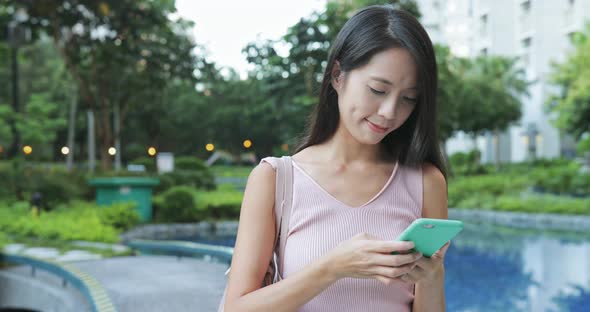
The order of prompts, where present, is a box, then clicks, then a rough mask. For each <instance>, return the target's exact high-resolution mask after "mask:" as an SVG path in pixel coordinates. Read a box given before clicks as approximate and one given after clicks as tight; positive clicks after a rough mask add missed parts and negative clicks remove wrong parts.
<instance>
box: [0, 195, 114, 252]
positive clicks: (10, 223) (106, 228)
mask: <svg viewBox="0 0 590 312" xmlns="http://www.w3.org/2000/svg"><path fill="white" fill-rule="evenodd" d="M101 209H103V208H102V207H98V206H96V205H95V204H90V203H85V202H80V201H76V202H72V203H71V204H69V205H62V206H60V207H59V208H58V209H56V210H54V211H51V212H45V213H41V215H40V216H39V217H34V216H33V215H32V214H31V212H30V207H29V204H28V203H27V202H16V203H14V204H13V205H12V206H7V205H2V206H0V232H3V233H7V234H10V235H16V236H22V237H32V238H40V239H44V240H59V241H71V240H87V241H99V242H107V243H114V242H117V241H118V240H119V238H118V233H119V232H118V230H117V229H115V228H114V227H112V226H110V225H107V224H105V223H103V222H107V221H103V219H101V216H100V215H101V214H100V212H101ZM104 220H106V219H104Z"/></svg>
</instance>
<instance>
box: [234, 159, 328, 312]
mask: <svg viewBox="0 0 590 312" xmlns="http://www.w3.org/2000/svg"><path fill="white" fill-rule="evenodd" d="M274 190H275V171H274V169H273V168H272V167H271V166H270V165H269V164H268V163H264V162H263V163H261V164H259V165H258V166H257V167H256V168H254V170H252V172H251V173H250V176H249V177H248V182H247V185H246V190H245V191H244V199H243V201H242V208H241V211H240V221H239V225H238V235H237V238H236V244H235V248H234V254H233V257H232V263H231V271H230V274H229V280H228V289H227V293H226V301H225V311H226V312H234V311H279V310H280V311H295V310H297V309H298V308H299V307H301V306H302V305H304V304H305V303H307V302H308V301H310V300H311V299H313V298H314V297H315V296H317V295H318V294H320V293H321V292H322V291H323V290H324V289H326V288H327V287H328V286H330V285H332V284H333V283H334V282H336V280H337V278H336V276H335V274H332V271H331V270H330V269H329V268H330V266H329V263H328V261H327V258H326V257H320V258H318V259H317V260H316V261H314V262H312V263H310V264H309V265H307V266H306V267H304V268H303V269H302V270H300V271H298V272H296V273H294V274H292V275H290V276H289V278H287V279H283V280H281V281H280V282H278V283H275V284H272V285H269V286H266V287H263V288H261V284H262V279H263V278H264V274H265V273H266V269H267V268H268V264H269V262H270V259H271V257H272V253H273V243H274V236H275V217H274V201H275V198H274V196H275V194H274Z"/></svg>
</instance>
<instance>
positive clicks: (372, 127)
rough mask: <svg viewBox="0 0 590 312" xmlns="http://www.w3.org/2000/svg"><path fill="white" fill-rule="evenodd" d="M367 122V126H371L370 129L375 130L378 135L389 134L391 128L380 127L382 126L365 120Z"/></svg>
mask: <svg viewBox="0 0 590 312" xmlns="http://www.w3.org/2000/svg"><path fill="white" fill-rule="evenodd" d="M365 120H366V121H367V124H368V125H369V129H371V130H373V131H374V132H376V133H385V132H387V129H389V128H383V127H380V126H378V125H376V124H374V123H372V122H370V121H369V120H368V119H365Z"/></svg>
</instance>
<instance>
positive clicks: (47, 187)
mask: <svg viewBox="0 0 590 312" xmlns="http://www.w3.org/2000/svg"><path fill="white" fill-rule="evenodd" d="M36 191H38V192H40V193H41V195H42V197H43V198H42V201H43V203H44V204H43V205H44V207H45V208H47V209H52V208H54V207H55V206H56V205H58V204H61V203H66V202H68V201H69V200H72V199H84V198H85V199H90V197H91V195H92V191H91V189H90V187H89V186H88V184H87V182H86V174H85V173H81V172H77V171H73V172H67V171H66V170H65V169H62V168H56V167H43V166H32V165H27V164H26V163H25V162H23V161H22V159H20V158H15V159H13V160H11V161H10V162H7V165H6V167H5V168H4V170H0V198H6V199H18V200H29V198H30V195H31V194H32V193H33V192H36Z"/></svg>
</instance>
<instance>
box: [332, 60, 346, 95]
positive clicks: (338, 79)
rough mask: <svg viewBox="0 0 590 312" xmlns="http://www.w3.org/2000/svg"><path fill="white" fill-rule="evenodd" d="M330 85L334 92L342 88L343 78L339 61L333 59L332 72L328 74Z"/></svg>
mask: <svg viewBox="0 0 590 312" xmlns="http://www.w3.org/2000/svg"><path fill="white" fill-rule="evenodd" d="M330 77H331V78H332V79H331V83H332V87H333V88H334V90H336V92H338V91H340V88H342V80H343V73H342V70H341V69H340V62H338V61H334V66H333V67H332V72H331V74H330Z"/></svg>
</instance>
